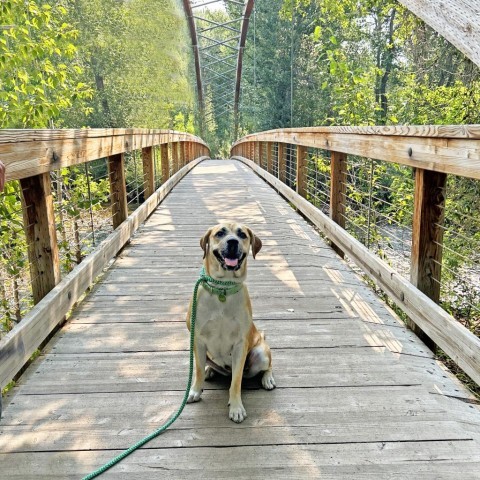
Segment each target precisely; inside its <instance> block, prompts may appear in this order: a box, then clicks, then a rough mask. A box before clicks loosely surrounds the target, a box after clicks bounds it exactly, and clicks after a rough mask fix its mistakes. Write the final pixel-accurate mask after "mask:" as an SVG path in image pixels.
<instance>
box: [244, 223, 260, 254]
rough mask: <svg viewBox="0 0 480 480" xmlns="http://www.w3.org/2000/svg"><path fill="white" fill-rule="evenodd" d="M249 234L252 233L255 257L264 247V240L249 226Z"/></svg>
mask: <svg viewBox="0 0 480 480" xmlns="http://www.w3.org/2000/svg"><path fill="white" fill-rule="evenodd" d="M247 231H248V234H249V235H250V245H251V246H252V255H253V258H255V257H256V256H257V253H258V252H259V251H260V249H261V248H262V241H261V240H260V239H259V238H258V237H257V236H256V235H255V234H254V233H253V232H252V231H251V230H250V229H249V228H248V227H247Z"/></svg>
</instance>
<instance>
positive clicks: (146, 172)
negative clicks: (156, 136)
mask: <svg viewBox="0 0 480 480" xmlns="http://www.w3.org/2000/svg"><path fill="white" fill-rule="evenodd" d="M142 165H143V190H144V192H145V194H144V195H145V198H148V197H149V196H150V195H152V194H153V192H154V191H155V168H154V164H153V147H145V148H142Z"/></svg>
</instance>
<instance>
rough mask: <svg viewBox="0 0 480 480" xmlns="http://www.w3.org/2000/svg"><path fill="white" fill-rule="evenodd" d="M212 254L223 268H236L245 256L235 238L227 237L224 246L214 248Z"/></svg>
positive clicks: (240, 264)
mask: <svg viewBox="0 0 480 480" xmlns="http://www.w3.org/2000/svg"><path fill="white" fill-rule="evenodd" d="M213 253H214V255H215V257H216V258H217V260H218V261H219V262H220V264H221V266H222V268H224V269H225V270H238V269H239V268H240V267H241V266H242V262H243V260H244V259H245V257H246V256H247V255H246V254H245V253H244V252H243V250H242V247H241V246H240V242H239V241H238V240H237V239H236V238H228V239H227V240H226V242H225V245H224V247H223V248H222V249H221V250H220V251H219V250H214V252H213Z"/></svg>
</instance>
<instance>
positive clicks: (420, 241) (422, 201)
mask: <svg viewBox="0 0 480 480" xmlns="http://www.w3.org/2000/svg"><path fill="white" fill-rule="evenodd" d="M446 182H447V175H446V174H444V173H436V172H430V171H428V170H423V169H421V168H417V169H416V171H415V204H414V213H413V232H412V255H411V271H410V281H411V282H412V284H413V285H415V286H416V287H417V288H418V289H419V290H420V291H422V292H423V293H424V294H425V295H427V297H429V298H431V299H432V300H433V301H434V302H435V303H438V302H439V301H440V281H441V268H442V267H441V266H442V244H443V228H442V226H443V220H444V213H445V187H446ZM409 326H410V327H411V328H412V330H413V331H414V332H415V333H416V334H417V335H418V336H419V337H420V338H422V340H423V341H424V342H425V343H427V345H428V346H429V347H430V348H431V349H432V350H434V349H435V346H434V344H433V342H432V341H431V340H430V339H429V338H428V337H426V335H425V334H424V332H422V331H421V330H420V329H419V327H418V326H417V325H415V324H411V323H410V324H409Z"/></svg>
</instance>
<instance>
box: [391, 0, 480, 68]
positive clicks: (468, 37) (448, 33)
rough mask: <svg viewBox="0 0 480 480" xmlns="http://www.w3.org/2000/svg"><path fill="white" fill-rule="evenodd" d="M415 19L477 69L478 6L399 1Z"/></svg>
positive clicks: (457, 1) (463, 0)
mask: <svg viewBox="0 0 480 480" xmlns="http://www.w3.org/2000/svg"><path fill="white" fill-rule="evenodd" d="M400 3H401V4H402V5H404V6H405V7H407V8H408V9H409V10H410V11H411V12H413V13H414V14H415V15H416V16H417V17H419V18H421V19H422V20H423V21H424V22H425V23H427V24H428V25H430V26H431V27H432V28H433V29H434V30H436V31H437V32H438V33H439V34H440V35H442V36H443V37H445V38H446V39H447V40H448V41H449V42H450V43H452V44H453V45H454V46H455V47H457V48H458V49H459V50H460V51H461V52H463V53H464V54H465V55H466V56H467V57H468V58H469V59H470V60H472V61H473V62H474V63H476V64H477V65H478V66H480V52H479V50H478V45H479V44H480V6H479V4H478V3H476V2H471V1H468V0H442V2H441V3H438V2H437V1H435V0H400Z"/></svg>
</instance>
